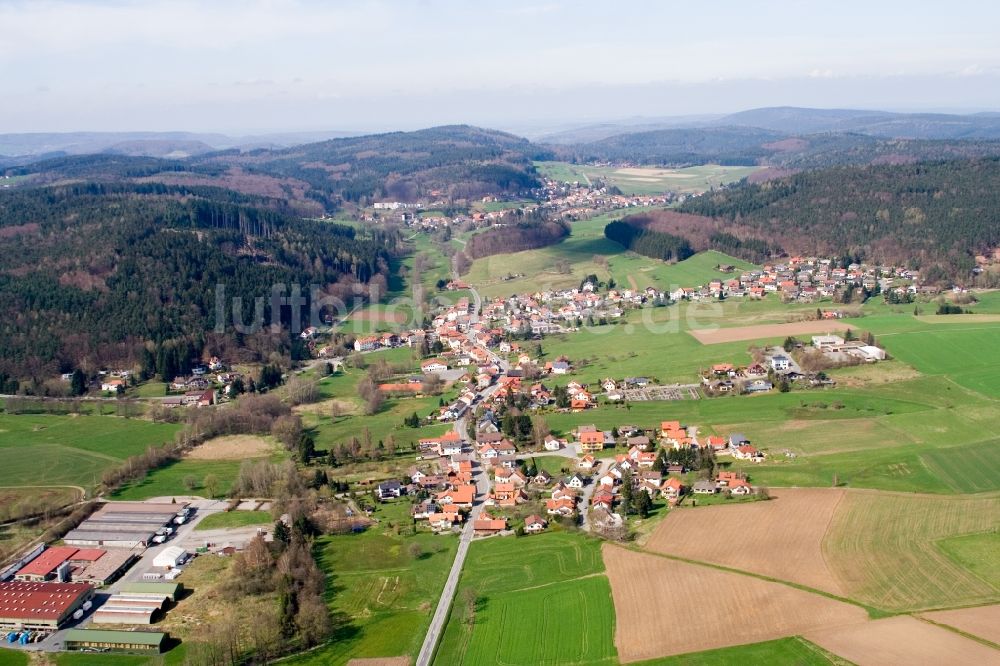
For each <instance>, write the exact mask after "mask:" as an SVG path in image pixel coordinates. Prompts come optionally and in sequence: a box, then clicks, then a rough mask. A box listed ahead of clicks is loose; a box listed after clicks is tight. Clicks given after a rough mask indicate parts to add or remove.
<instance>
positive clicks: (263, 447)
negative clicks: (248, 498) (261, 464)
mask: <svg viewBox="0 0 1000 666" xmlns="http://www.w3.org/2000/svg"><path fill="white" fill-rule="evenodd" d="M272 451H274V444H273V443H272V442H270V441H268V440H266V439H264V438H263V437H257V436H254V435H227V436H225V437H216V438H215V439H210V440H208V441H207V442H205V443H204V444H202V445H201V446H196V447H194V448H193V449H191V450H190V451H189V452H188V453H187V455H186V456H185V457H186V458H190V459H192V460H243V459H244V458H265V457H267V456H269V455H270V454H271V452H272Z"/></svg>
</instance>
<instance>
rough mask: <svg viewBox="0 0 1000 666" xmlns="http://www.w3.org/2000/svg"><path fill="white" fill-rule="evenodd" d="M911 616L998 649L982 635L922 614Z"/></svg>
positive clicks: (997, 647) (999, 646) (999, 647)
mask: <svg viewBox="0 0 1000 666" xmlns="http://www.w3.org/2000/svg"><path fill="white" fill-rule="evenodd" d="M985 605H988V606H989V605H992V604H985ZM923 612H926V611H921V613H923ZM912 617H913V618H915V619H917V620H920V621H921V622H926V623H927V624H930V625H934V626H935V627H940V628H941V629H946V630H948V631H950V632H952V633H953V634H958V635H959V636H961V637H962V638H967V639H969V640H970V641H975V642H977V643H980V644H982V645H985V646H986V647H990V648H993V649H994V650H1000V645H997V644H996V643H994V642H993V641H991V640H987V639H985V638H983V637H982V636H976V635H975V634H970V633H968V632H965V631H962V630H961V629H959V628H957V627H953V626H951V625H950V624H942V623H940V622H935V621H934V620H932V619H930V618H928V617H924V616H922V615H912Z"/></svg>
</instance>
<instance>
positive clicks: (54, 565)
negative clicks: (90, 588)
mask: <svg viewBox="0 0 1000 666" xmlns="http://www.w3.org/2000/svg"><path fill="white" fill-rule="evenodd" d="M137 557H138V553H137V552H134V551H129V550H120V549H118V550H104V549H101V548H77V547H76V546H55V547H52V548H46V549H45V550H43V551H42V552H41V553H39V554H38V555H37V556H35V557H34V559H32V560H30V561H28V562H27V563H26V564H25V565H24V566H22V567H21V568H20V569H18V570H17V573H15V574H14V578H15V579H16V580H19V581H25V582H44V581H48V580H53V579H58V580H59V581H61V582H68V581H69V580H75V581H85V582H89V583H94V584H95V585H104V584H106V583H109V582H111V581H113V580H114V579H115V578H117V577H118V576H120V575H121V574H122V573H123V572H124V571H125V570H126V569H127V568H128V567H129V565H130V564H131V563H132V561H133V560H135V559H136V558H137Z"/></svg>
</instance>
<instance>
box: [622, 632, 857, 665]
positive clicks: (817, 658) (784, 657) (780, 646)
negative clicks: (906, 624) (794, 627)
mask: <svg viewBox="0 0 1000 666" xmlns="http://www.w3.org/2000/svg"><path fill="white" fill-rule="evenodd" d="M844 663H845V662H844V660H842V659H839V658H837V657H834V656H832V655H830V654H829V653H828V652H827V651H826V650H824V649H823V648H821V647H819V646H818V645H815V644H813V643H810V642H809V641H807V640H806V639H804V638H801V637H799V636H791V637H789V638H779V639H778V640H775V641H765V642H763V643H751V644H750V645H738V646H736V647H727V648H720V649H718V650H707V651H705V652H693V653H691V654H679V655H676V656H673V657H664V658H662V659H653V660H651V661H640V662H637V663H636V664H635V666H730V665H731V664H788V665H792V664H794V665H795V666H824V665H827V664H844Z"/></svg>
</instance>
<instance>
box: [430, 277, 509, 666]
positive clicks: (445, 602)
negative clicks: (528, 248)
mask: <svg viewBox="0 0 1000 666" xmlns="http://www.w3.org/2000/svg"><path fill="white" fill-rule="evenodd" d="M456 274H457V272H456ZM470 291H471V292H472V295H473V301H474V308H475V309H474V311H473V314H472V317H471V318H470V321H471V323H475V322H476V321H478V319H479V305H480V303H481V302H482V301H481V300H480V298H479V294H478V293H477V292H476V290H475V289H470ZM467 337H468V338H469V340H473V341H474V338H475V336H474V335H473V333H472V330H471V328H470V330H469V331H468V333H467ZM487 351H488V350H487ZM490 356H491V358H493V359H494V360H496V361H497V362H498V365H501V369H502V370H504V371H506V362H503V361H501V359H499V357H496V356H495V355H494V354H493V353H492V352H490ZM495 390H496V386H495V385H493V386H489V387H487V388H485V389H483V390H482V391H480V392H479V395H480V397H481V398H482V399H483V400H484V401H485V400H486V399H487V398H489V397H490V395H492V394H493V392H494V391H495ZM454 428H455V432H457V433H458V434H459V435H460V436H461V437H462V439H465V438H466V436H467V434H468V426H467V424H466V417H465V416H463V417H462V418H460V419H456V420H455V423H454ZM473 470H474V474H475V476H474V477H473V478H474V479H475V482H476V499H475V501H474V502H473V506H472V513H471V514H470V515H469V520H468V521H467V522H466V523H465V527H463V528H462V534H461V536H459V541H458V551H457V552H456V553H455V561H454V562H452V564H451V571H450V572H449V573H448V580H447V581H445V584H444V589H443V590H441V598H440V599H439V600H438V604H437V608H435V609H434V616H433V617H432V618H431V624H430V626H429V627H428V628H427V635H426V636H425V637H424V643H423V645H421V647H420V653H419V654H418V655H417V666H430V663H431V660H432V659H433V658H434V651H435V649H436V648H437V644H438V642H439V641H440V640H441V634H442V632H443V631H444V626H445V623H446V622H447V620H448V613H449V611H450V610H451V605H452V603H453V602H454V600H455V592H456V591H457V590H458V581H459V579H460V578H461V577H462V567H463V566H464V565H465V557H466V555H468V553H469V545H470V544H471V543H472V537H473V534H474V532H475V530H474V529H473V525H474V524H475V522H476V519H478V518H479V516H481V515H482V513H483V502H484V501H485V500H486V497H487V495H489V492H490V479H489V475H488V474H487V473H486V470H484V469H483V467H482V465H479V464H476V465H475V466H474V467H473Z"/></svg>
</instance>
